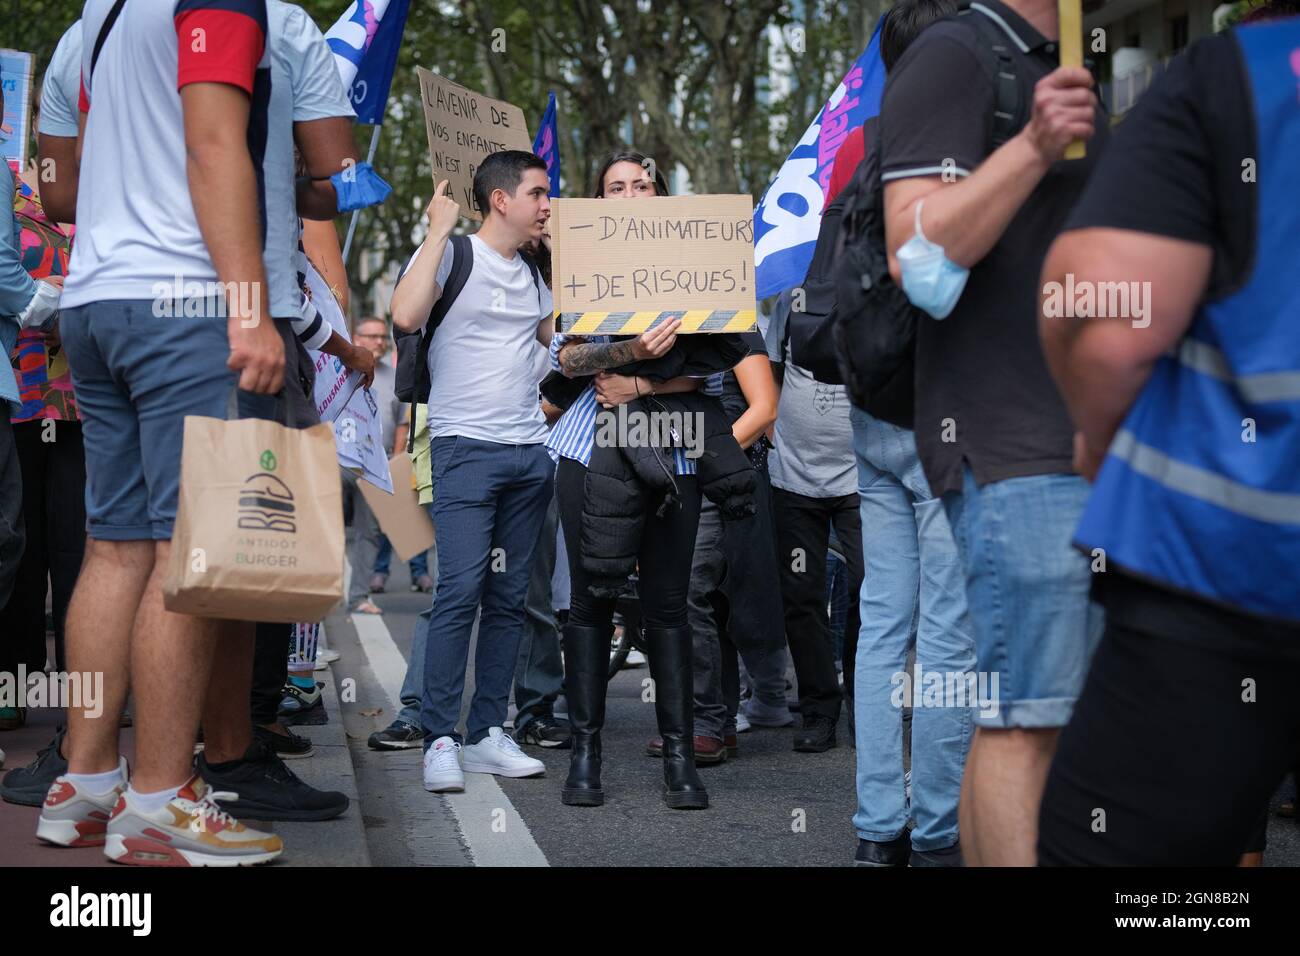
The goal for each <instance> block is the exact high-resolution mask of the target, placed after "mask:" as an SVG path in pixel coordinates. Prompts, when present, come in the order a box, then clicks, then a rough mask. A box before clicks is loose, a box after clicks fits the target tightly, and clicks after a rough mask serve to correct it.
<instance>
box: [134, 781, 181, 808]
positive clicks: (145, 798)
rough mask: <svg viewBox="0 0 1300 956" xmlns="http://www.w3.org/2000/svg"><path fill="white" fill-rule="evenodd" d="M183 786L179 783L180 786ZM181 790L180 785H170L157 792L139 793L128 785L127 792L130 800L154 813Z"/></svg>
mask: <svg viewBox="0 0 1300 956" xmlns="http://www.w3.org/2000/svg"><path fill="white" fill-rule="evenodd" d="M183 786H185V785H184V784H181V787H183ZM180 792H181V788H180V787H172V788H170V789H168V790H159V791H158V792H157V793H141V792H140V791H139V790H137V789H136V788H135V787H128V788H127V793H129V794H130V795H131V800H132V802H134V803H135V804H137V805H138V806H139V807H140V809H141V810H143V811H144V812H145V813H156V812H157V811H159V810H161V809H162V808H163V807H165V806H167V804H169V803H171V802H172V801H173V800H175V799H176V794H178V793H180Z"/></svg>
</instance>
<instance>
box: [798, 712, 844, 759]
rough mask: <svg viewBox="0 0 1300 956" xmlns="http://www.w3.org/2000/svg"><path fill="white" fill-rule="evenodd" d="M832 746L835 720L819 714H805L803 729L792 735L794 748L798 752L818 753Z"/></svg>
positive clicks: (833, 743)
mask: <svg viewBox="0 0 1300 956" xmlns="http://www.w3.org/2000/svg"><path fill="white" fill-rule="evenodd" d="M834 746H835V721H833V720H831V719H830V718H829V717H824V716H822V715H821V714H805V715H804V718H803V730H801V731H799V733H797V734H795V737H794V749H795V750H797V751H799V753H805V754H819V753H822V752H823V751H826V750H830V749H831V748H832V747H834Z"/></svg>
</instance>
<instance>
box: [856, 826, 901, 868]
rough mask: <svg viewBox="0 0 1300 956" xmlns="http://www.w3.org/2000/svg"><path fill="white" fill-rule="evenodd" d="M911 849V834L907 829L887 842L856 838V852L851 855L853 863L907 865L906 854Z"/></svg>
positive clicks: (864, 864)
mask: <svg viewBox="0 0 1300 956" xmlns="http://www.w3.org/2000/svg"><path fill="white" fill-rule="evenodd" d="M911 850H912V834H911V831H909V830H904V831H903V835H902V836H900V837H895V838H894V839H892V840H890V841H889V842H888V843H876V842H875V841H874V840H858V852H857V853H855V854H854V855H853V865H854V866H899V867H902V866H907V859H908V854H909V853H910V852H911ZM913 855H914V854H913Z"/></svg>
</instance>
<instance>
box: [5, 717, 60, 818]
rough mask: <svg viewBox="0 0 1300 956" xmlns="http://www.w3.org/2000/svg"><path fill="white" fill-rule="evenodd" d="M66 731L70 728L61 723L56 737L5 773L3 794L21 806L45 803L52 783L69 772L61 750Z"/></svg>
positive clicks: (6, 800) (10, 801) (9, 800)
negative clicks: (25, 761) (31, 758)
mask: <svg viewBox="0 0 1300 956" xmlns="http://www.w3.org/2000/svg"><path fill="white" fill-rule="evenodd" d="M66 733H67V730H66V729H64V728H62V727H60V728H59V730H58V732H57V733H55V735H54V739H53V740H51V741H50V742H49V743H48V744H46V745H45V747H44V748H43V749H42V750H41V751H40V752H38V753H37V754H36V756H35V758H33V760H32V762H31V763H29V764H28V765H27V766H25V767H15V768H14V769H13V770H10V771H9V772H8V773H7V774H5V777H4V782H3V783H2V784H0V798H3V799H4V801H5V802H6V803H16V804H18V805H19V806H22V807H39V806H41V805H43V804H44V803H45V795H46V794H47V793H49V791H50V784H52V783H54V780H55V778H56V777H61V776H63V775H64V774H65V773H67V772H68V761H67V760H66V759H65V758H64V756H63V755H62V754H61V753H59V748H60V747H62V746H63V736H64V734H66Z"/></svg>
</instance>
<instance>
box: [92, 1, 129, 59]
mask: <svg viewBox="0 0 1300 956" xmlns="http://www.w3.org/2000/svg"><path fill="white" fill-rule="evenodd" d="M124 6H126V0H117V2H116V3H115V4H113V6H112V8H111V9H110V10H109V11H108V16H106V17H104V22H103V24H102V25H101V26H100V28H99V36H97V37H95V48H94V49H93V50H92V51H91V53H90V75H91V76H94V75H95V64H96V63H98V62H99V51H100V50H102V49H103V48H104V41H105V40H107V39H108V35H109V34H110V33H112V32H113V24H115V23H117V18H118V16H119V15H120V14H121V12H122V8H123V7H124Z"/></svg>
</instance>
